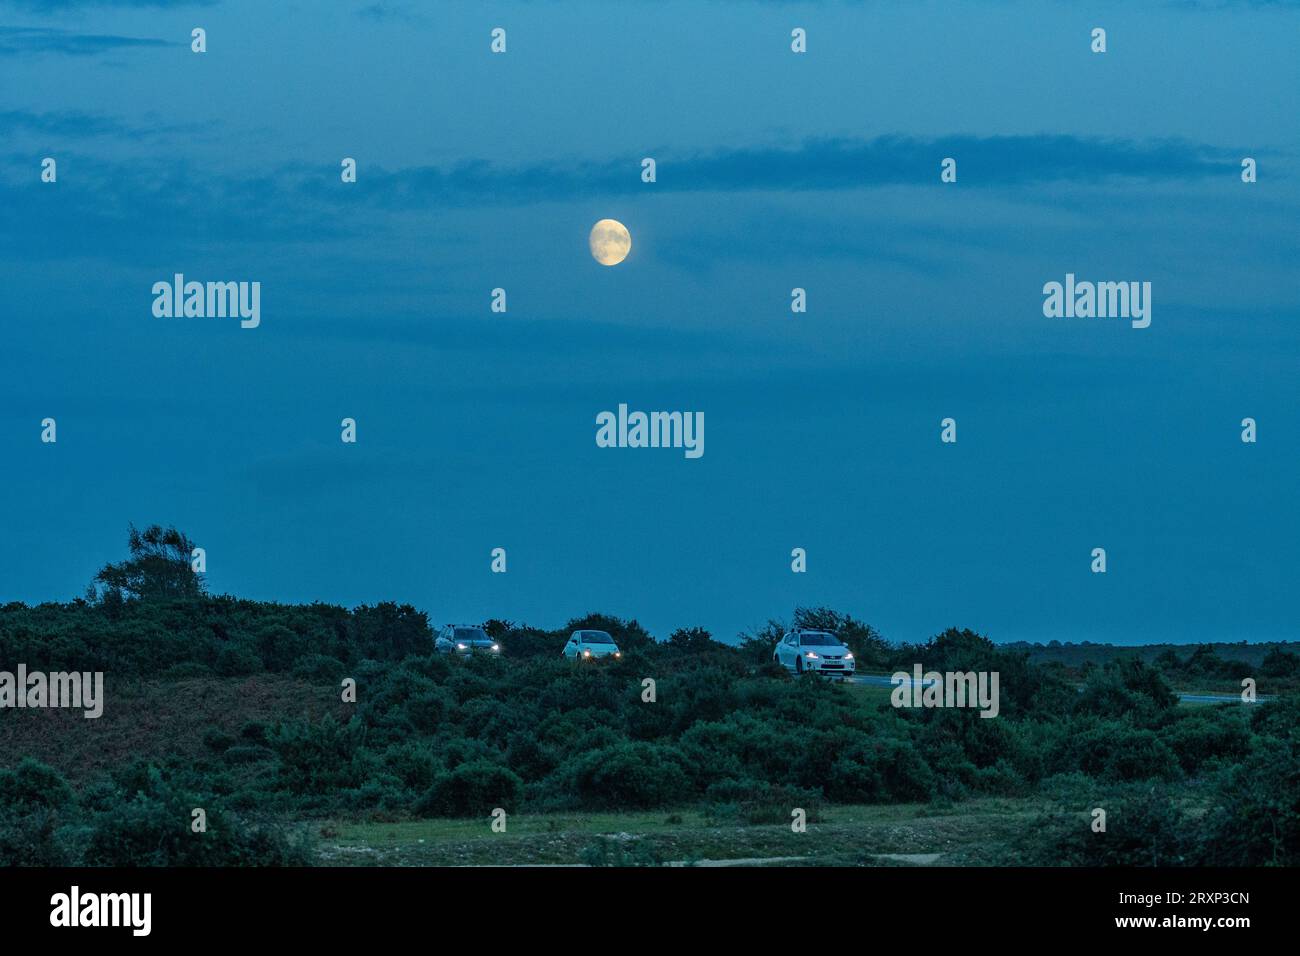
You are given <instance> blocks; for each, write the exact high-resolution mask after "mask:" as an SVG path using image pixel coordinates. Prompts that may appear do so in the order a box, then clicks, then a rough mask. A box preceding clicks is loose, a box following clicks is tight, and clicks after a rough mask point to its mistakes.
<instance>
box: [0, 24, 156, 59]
mask: <svg viewBox="0 0 1300 956" xmlns="http://www.w3.org/2000/svg"><path fill="white" fill-rule="evenodd" d="M174 45H175V44H174V43H171V42H169V41H167V40H158V39H154V38H151V37H124V36H114V35H111V34H99V33H75V32H73V31H70V30H56V29H53V28H48V27H0V56H34V55H39V54H43V53H58V54H66V55H69V56H96V55H98V54H101V53H111V52H113V51H115V50H125V49H134V48H140V47H165V46H174Z"/></svg>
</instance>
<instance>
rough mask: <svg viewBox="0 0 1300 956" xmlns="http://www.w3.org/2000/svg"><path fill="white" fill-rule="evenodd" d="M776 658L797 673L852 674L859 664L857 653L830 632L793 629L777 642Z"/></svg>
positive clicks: (776, 660)
mask: <svg viewBox="0 0 1300 956" xmlns="http://www.w3.org/2000/svg"><path fill="white" fill-rule="evenodd" d="M772 660H773V661H774V662H775V663H777V664H780V665H782V666H783V667H785V668H787V669H789V670H792V671H794V672H795V673H796V674H802V673H803V672H804V671H811V672H813V673H815V674H826V675H828V676H829V675H838V676H840V677H848V676H850V675H851V674H853V672H854V669H855V668H856V667H857V662H856V661H854V660H853V652H852V651H850V650H849V649H848V648H847V647H845V646H844V645H843V644H842V643H840V639H839V638H838V637H836V636H835V635H834V634H831V633H830V632H829V631H805V630H802V629H797V630H793V631H790V632H789V633H788V634H786V635H785V637H783V638H781V640H780V641H779V642H777V645H776V650H774V651H773V652H772Z"/></svg>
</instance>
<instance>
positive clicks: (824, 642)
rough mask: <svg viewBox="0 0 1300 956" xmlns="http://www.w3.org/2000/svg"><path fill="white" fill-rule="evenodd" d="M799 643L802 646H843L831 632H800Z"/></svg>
mask: <svg viewBox="0 0 1300 956" xmlns="http://www.w3.org/2000/svg"><path fill="white" fill-rule="evenodd" d="M799 643H800V644H801V645H803V646H804V647H843V646H844V645H843V644H841V643H840V642H839V639H838V638H836V637H835V636H834V635H833V634H800V635H799Z"/></svg>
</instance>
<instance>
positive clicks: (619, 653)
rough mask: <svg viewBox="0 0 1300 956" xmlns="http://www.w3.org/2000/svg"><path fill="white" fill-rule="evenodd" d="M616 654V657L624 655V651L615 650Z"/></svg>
mask: <svg viewBox="0 0 1300 956" xmlns="http://www.w3.org/2000/svg"><path fill="white" fill-rule="evenodd" d="M614 656H615V657H622V656H623V652H622V651H615V652H614Z"/></svg>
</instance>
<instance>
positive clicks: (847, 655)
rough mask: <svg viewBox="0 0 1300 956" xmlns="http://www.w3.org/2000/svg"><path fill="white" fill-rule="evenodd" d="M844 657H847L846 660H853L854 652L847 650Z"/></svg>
mask: <svg viewBox="0 0 1300 956" xmlns="http://www.w3.org/2000/svg"><path fill="white" fill-rule="evenodd" d="M844 659H845V660H846V661H851V660H853V652H852V651H845V652H844Z"/></svg>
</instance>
